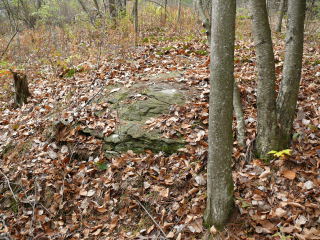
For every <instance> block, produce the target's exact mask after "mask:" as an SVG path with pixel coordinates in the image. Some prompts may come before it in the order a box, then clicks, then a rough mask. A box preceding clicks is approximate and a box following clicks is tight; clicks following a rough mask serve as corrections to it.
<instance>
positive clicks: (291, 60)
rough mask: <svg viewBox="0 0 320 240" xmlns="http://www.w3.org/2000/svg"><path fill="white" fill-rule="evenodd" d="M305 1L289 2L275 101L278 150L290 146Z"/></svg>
mask: <svg viewBox="0 0 320 240" xmlns="http://www.w3.org/2000/svg"><path fill="white" fill-rule="evenodd" d="M305 9H306V0H289V2H288V29H287V33H286V52H285V60H284V68H283V78H282V81H281V85H280V90H279V95H278V99H277V111H278V122H279V126H280V131H279V135H280V138H279V143H280V148H281V149H285V148H287V147H288V146H289V145H290V140H291V133H292V127H293V120H294V116H295V110H296V105H297V100H298V92H299V85H300V78H301V68H302V56H303V37H304V19H305Z"/></svg>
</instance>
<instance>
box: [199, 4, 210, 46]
mask: <svg viewBox="0 0 320 240" xmlns="http://www.w3.org/2000/svg"><path fill="white" fill-rule="evenodd" d="M206 1H208V0H197V2H196V4H197V8H198V11H199V14H200V18H201V21H202V25H203V27H204V29H205V30H206V35H207V38H208V42H209V43H210V42H211V19H212V12H211V11H210V10H209V14H206V13H205V8H206V6H207V7H208V6H210V8H211V9H212V6H211V5H210V4H209V3H207V2H206ZM207 15H208V16H207Z"/></svg>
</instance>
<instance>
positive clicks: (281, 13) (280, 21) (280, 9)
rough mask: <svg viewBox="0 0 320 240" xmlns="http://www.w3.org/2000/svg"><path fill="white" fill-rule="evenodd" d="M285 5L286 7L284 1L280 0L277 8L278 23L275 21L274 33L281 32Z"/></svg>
mask: <svg viewBox="0 0 320 240" xmlns="http://www.w3.org/2000/svg"><path fill="white" fill-rule="evenodd" d="M285 5H286V1H285V0H281V2H280V7H279V16H278V21H277V25H276V32H281V26H282V19H283V16H284V9H285Z"/></svg>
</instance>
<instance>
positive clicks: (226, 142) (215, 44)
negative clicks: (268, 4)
mask: <svg viewBox="0 0 320 240" xmlns="http://www.w3.org/2000/svg"><path fill="white" fill-rule="evenodd" d="M212 5H213V6H214V8H215V11H213V12H212V22H213V25H212V40H211V80H210V83H211V89H210V101H209V107H210V110H209V114H210V115H209V152H208V168H207V173H208V179H207V208H206V211H205V216H204V219H205V223H206V225H207V226H212V225H214V226H215V227H216V228H217V229H219V230H221V229H222V227H223V226H224V224H225V223H226V222H227V220H228V218H229V216H230V214H231V212H232V210H233V181H232V170H231V165H232V143H233V138H232V110H233V108H232V99H233V87H234V78H233V72H234V41H235V17H236V0H229V1H225V0H214V1H213V3H212ZM225 26H228V27H227V28H226V27H225Z"/></svg>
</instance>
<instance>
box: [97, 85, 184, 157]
mask: <svg viewBox="0 0 320 240" xmlns="http://www.w3.org/2000/svg"><path fill="white" fill-rule="evenodd" d="M185 96H186V94H185V93H184V92H183V90H181V89H179V88H178V87H177V86H173V85H170V84H168V83H158V84H155V83H152V84H150V83H148V84H136V85H133V86H131V87H129V88H126V87H122V88H121V87H118V86H113V88H110V95H109V96H108V97H107V98H105V99H102V100H101V101H102V102H108V103H109V104H110V107H111V108H112V109H113V110H115V111H117V113H118V117H119V122H120V123H119V124H120V125H119V126H117V129H116V131H115V132H114V133H113V134H112V135H110V136H108V137H105V138H104V141H105V150H106V151H108V152H110V151H115V152H126V151H128V150H132V151H134V152H138V153H141V152H144V151H145V150H151V151H152V152H155V153H156V152H160V151H162V152H164V153H167V154H171V153H174V152H177V150H178V149H179V148H182V147H183V146H184V141H183V140H182V139H168V138H164V137H163V136H162V133H161V132H160V131H158V130H151V131H150V130H148V127H147V126H146V121H147V120H149V119H150V118H157V117H159V116H161V115H163V114H168V113H169V110H170V106H172V105H181V104H184V103H185V101H186V97H185ZM98 114H101V113H98ZM93 135H96V134H95V133H93ZM99 137H100V136H99Z"/></svg>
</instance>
